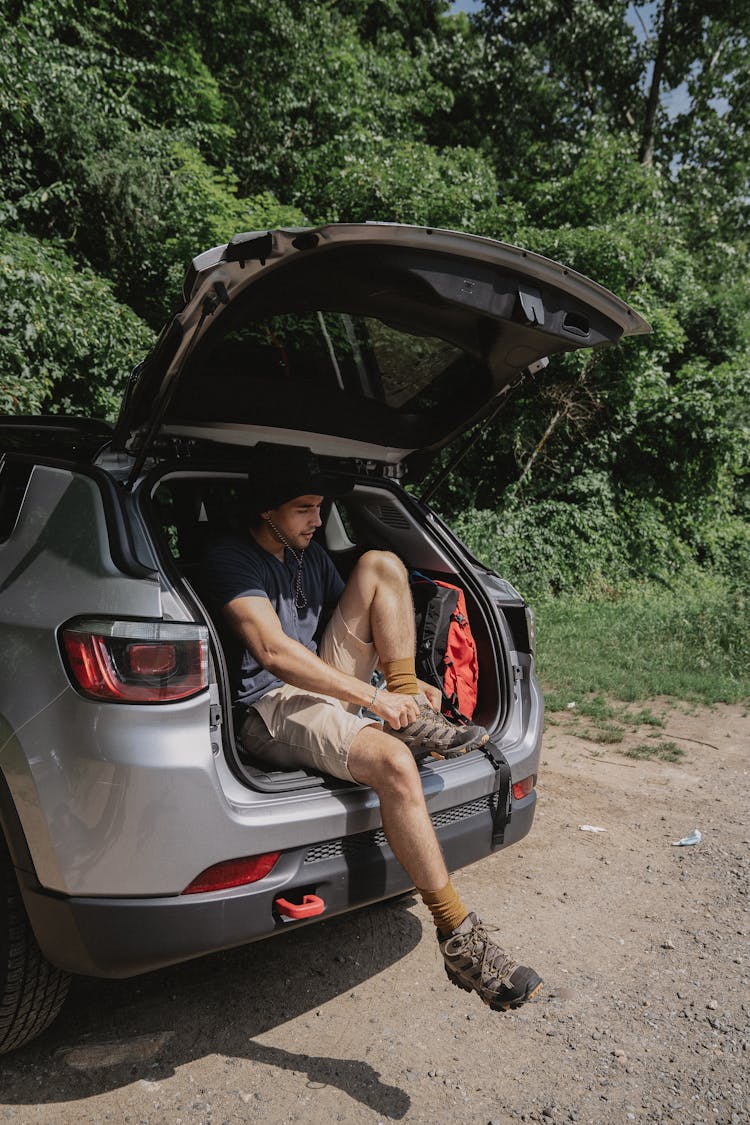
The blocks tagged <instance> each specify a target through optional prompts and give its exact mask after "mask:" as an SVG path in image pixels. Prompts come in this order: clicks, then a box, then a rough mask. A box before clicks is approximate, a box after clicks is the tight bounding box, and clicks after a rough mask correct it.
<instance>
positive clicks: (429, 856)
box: [348, 726, 448, 891]
mask: <svg viewBox="0 0 750 1125" xmlns="http://www.w3.org/2000/svg"><path fill="white" fill-rule="evenodd" d="M348 764H349V771H350V773H351V775H352V777H353V778H354V779H355V780H356V781H359V782H361V783H362V784H363V785H370V786H371V787H372V788H373V789H374V790H375V792H376V793H377V795H378V797H379V798H380V813H381V818H382V821H383V831H384V832H385V835H386V838H387V840H388V843H389V844H390V846H391V848H392V850H393V854H394V855H395V856H396V859H397V860H398V861H399V863H400V864H401V866H402V867H403V868H404V870H405V871H406V873H407V875H408V876H409V878H410V879H411V880H412V882H413V883H414V886H415V887H417V888H420V889H422V890H426V891H437V890H440V889H441V888H443V887H444V886H445V885H446V883H447V882H448V870H447V868H446V866H445V860H444V859H443V854H442V852H441V850H440V844H439V843H438V839H437V836H436V835H435V829H434V828H433V825H432V821H431V820H430V814H429V813H428V811H427V806H426V804H425V799H424V792H423V790H422V782H421V780H420V777H419V770H418V768H417V764H416V762H415V761H414V758H413V757H412V755H411V753H410V752H409V751H408V750H407V749H406V747H405V746H404V745H403V743H401V742H399V741H398V739H396V738H393V737H392V736H391V735H389V734H386V733H385V732H384V731H382V730H381V729H380V728H379V727H375V726H372V727H364V728H363V729H362V730H361V731H359V732H358V733H357V734H356V735H355V737H354V741H353V742H352V745H351V748H350V750H349V759H348Z"/></svg>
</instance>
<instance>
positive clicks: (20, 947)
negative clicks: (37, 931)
mask: <svg viewBox="0 0 750 1125" xmlns="http://www.w3.org/2000/svg"><path fill="white" fill-rule="evenodd" d="M69 984H70V976H69V975H68V973H65V972H63V971H62V970H61V969H56V968H55V967H54V965H50V963H49V961H47V960H46V959H45V958H44V957H43V956H42V953H41V951H40V949H39V946H38V945H37V943H36V941H35V939H34V935H33V933H32V932H31V927H30V925H29V921H28V918H27V917H26V912H25V910H24V908H23V902H22V901H21V892H20V890H19V889H18V882H17V880H16V876H15V872H14V870H13V863H12V861H11V858H10V855H9V853H8V849H7V847H6V845H5V841H4V839H3V837H2V833H0V1054H4V1053H5V1052H6V1051H12V1050H14V1049H15V1048H16V1047H21V1046H23V1044H24V1043H28V1042H29V1040H30V1039H33V1038H34V1037H35V1036H36V1035H40V1034H41V1033H42V1032H43V1031H44V1030H45V1028H47V1027H49V1025H50V1024H51V1023H52V1021H53V1020H54V1018H55V1016H56V1015H57V1013H58V1012H59V1011H60V1008H61V1007H62V1005H63V1002H64V1000H65V997H66V995H67V992H68V986H69Z"/></svg>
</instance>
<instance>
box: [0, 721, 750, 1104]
mask: <svg viewBox="0 0 750 1125" xmlns="http://www.w3.org/2000/svg"><path fill="white" fill-rule="evenodd" d="M571 702H573V701H571ZM653 706H654V705H652V707H653ZM656 710H657V711H658V713H659V714H661V715H662V716H663V718H664V721H665V723H666V725H665V727H664V729H662V730H660V731H658V732H656V733H658V735H659V736H660V738H661V739H662V740H669V741H671V742H673V743H674V744H676V745H677V746H678V747H680V748H681V749H683V750H684V751H685V753H684V756H683V757H682V758H681V759H680V760H679V761H676V762H666V761H660V760H643V761H634V760H631V759H629V758H627V757H625V756H623V754H622V753H621V751H622V750H623V749H627V748H628V746H632V745H636V744H641V745H643V744H646V745H648V742H647V740H648V737H649V735H651V734H654V733H655V732H654V730H653V728H648V727H644V728H643V729H641V730H638V729H634V730H632V731H631V732H630V733H628V735H627V738H626V740H625V742H624V743H621V744H620V745H619V746H606V745H605V746H603V745H601V744H597V743H595V742H591V741H589V740H587V739H585V738H583V737H581V735H582V734H583V733H586V730H585V724H582V723H581V722H580V720H578V719H577V713H576V709H575V708H571V710H570V711H569V712H566V713H563V714H562V715H559V714H558V715H557V716H553V717H552V718H553V719H554V720H555V725H551V726H550V728H549V731H548V734H547V736H546V742H545V749H544V754H543V761H544V766H543V771H542V773H541V775H540V781H539V794H540V799H539V808H538V814H537V820H536V823H535V825H534V828H533V830H532V833H531V835H530V836H529V837H528V838H527V840H525V841H524V842H523V843H522V844H521V845H520V846H517V847H515V848H512V849H509V850H508V851H506V852H504V853H501V854H499V855H496V856H494V857H492V858H491V859H489V860H485V861H483V862H481V863H477V864H475V865H474V866H473V867H470V868H468V869H466V870H464V871H462V872H459V873H458V874H457V876H456V882H457V885H458V887H459V889H460V891H461V893H462V894H463V896H464V898H465V899H466V901H467V902H468V903H469V904H470V906H471V907H472V908H474V909H476V910H477V911H478V912H480V913H481V914H482V915H483V916H484V917H485V918H486V919H487V920H492V921H494V922H495V923H496V924H497V925H498V926H499V928H500V933H501V935H502V938H503V941H504V943H505V944H506V945H507V947H508V948H509V949H511V950H512V951H513V953H514V954H515V955H516V956H517V957H518V958H519V959H521V960H523V961H524V962H525V963H527V964H533V965H534V966H535V967H536V968H537V969H538V970H539V971H540V972H541V973H542V974H543V976H544V978H545V988H544V990H543V992H542V993H541V995H540V996H539V998H538V999H537V1000H535V1001H534V1002H532V1003H531V1004H528V1005H527V1006H526V1007H525V1008H523V1009H522V1010H520V1011H519V1012H517V1013H513V1014H508V1015H499V1014H495V1013H492V1012H491V1011H489V1010H488V1009H486V1008H484V1007H483V1006H482V1005H481V1003H479V1002H478V1000H477V999H476V998H475V997H473V996H469V995H467V994H466V993H463V992H460V991H459V990H457V989H455V988H453V987H451V985H450V984H449V983H448V981H447V979H446V977H445V976H444V975H443V971H442V967H441V964H440V962H439V958H438V951H437V948H436V944H435V939H434V934H433V931H432V928H431V925H430V924H429V923H428V921H427V920H426V918H425V912H424V910H423V908H422V906H421V904H419V903H418V902H417V901H415V900H414V899H413V898H406V899H401V900H400V901H398V902H395V903H390V904H387V905H384V906H379V907H377V908H372V909H368V910H365V911H361V912H360V913H358V914H356V915H352V916H350V917H347V918H343V919H339V920H331V921H329V922H324V923H321V924H319V925H316V926H311V927H309V928H305V929H302V930H297V931H296V932H290V933H288V934H284V935H283V936H282V937H281V938H279V939H277V940H273V941H270V942H266V943H261V944H258V945H255V946H250V947H247V948H245V949H241V950H236V951H233V952H230V953H227V954H223V955H220V956H216V957H212V958H207V959H203V960H202V961H198V962H194V963H191V964H189V965H183V966H179V967H176V968H173V969H170V970H167V971H164V972H159V973H154V974H151V975H149V976H146V977H141V978H139V979H137V980H134V981H124V982H117V983H108V982H98V981H91V980H80V981H77V982H76V984H75V985H74V988H73V991H72V993H71V996H70V999H69V1001H68V1004H67V1005H66V1007H65V1009H64V1011H63V1014H62V1016H61V1017H60V1018H59V1019H58V1021H57V1023H56V1024H55V1025H54V1027H53V1028H52V1029H50V1031H48V1032H47V1033H46V1034H45V1035H44V1036H43V1037H42V1038H40V1039H39V1040H37V1041H36V1042H35V1043H33V1044H31V1045H29V1046H28V1047H26V1048H25V1049H24V1050H22V1051H19V1052H17V1053H16V1054H14V1055H10V1056H5V1057H4V1058H3V1059H2V1060H0V1121H3V1120H7V1121H12V1122H23V1123H24V1125H26V1123H34V1125H37V1123H39V1125H68V1123H73V1122H75V1123H79V1122H80V1123H83V1122H86V1123H88V1122H96V1123H98V1122H116V1123H117V1122H130V1123H133V1125H136V1123H143V1125H157V1123H158V1125H161V1123H162V1122H169V1123H170V1125H199V1123H202V1125H209V1123H210V1125H222V1123H224V1122H231V1123H235V1122H286V1121H305V1122H330V1121H343V1122H352V1123H354V1125H358V1123H368V1125H369V1123H376V1122H383V1123H384V1125H385V1123H387V1122H392V1121H405V1122H413V1123H417V1122H420V1123H429V1125H434V1123H442V1122H446V1123H447V1122H451V1123H452V1125H463V1123H466V1125H469V1123H471V1125H474V1123H479V1125H481V1123H485V1125H486V1123H488V1122H491V1123H495V1125H499V1123H506V1122H510V1121H518V1120H520V1121H541V1122H545V1123H549V1122H565V1121H571V1122H581V1123H583V1122H588V1123H592V1125H609V1123H614V1122H618V1123H619V1122H630V1121H635V1122H662V1123H666V1122H674V1123H679V1125H686V1123H687V1125H697V1123H699V1122H701V1123H708V1125H714V1123H716V1125H728V1123H733V1125H745V1123H746V1122H748V1121H750V1097H749V1090H748V1066H747V1064H748V1050H747V1048H748V1038H749V1036H748V1025H749V1024H750V992H749V991H748V987H747V978H748V964H749V960H748V934H749V933H750V918H748V911H747V908H748V897H747V891H748V879H747V875H748V844H749V843H750V827H749V826H748V819H747V792H748V770H749V769H750V757H749V755H748V751H749V750H750V718H748V715H747V712H746V711H745V710H743V709H742V708H735V707H717V708H715V709H710V710H709V709H705V708H702V709H696V708H691V707H687V706H675V705H670V704H667V703H663V704H661V705H659V706H658V707H657V708H656ZM589 733H590V732H589ZM582 825H589V826H592V827H595V828H601V829H604V831H602V832H591V831H584V830H582V827H581V826H582ZM696 827H697V828H699V829H700V831H701V833H702V840H701V842H700V843H699V844H697V845H693V846H685V847H675V846H673V841H676V840H679V839H680V838H682V837H684V836H686V835H687V834H688V833H690V832H691V831H692V829H694V828H696Z"/></svg>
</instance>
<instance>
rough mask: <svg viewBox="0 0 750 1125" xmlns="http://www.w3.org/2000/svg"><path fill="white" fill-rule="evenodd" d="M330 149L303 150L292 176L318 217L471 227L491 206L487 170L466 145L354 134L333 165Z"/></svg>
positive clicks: (492, 184) (493, 191)
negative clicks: (440, 146)
mask: <svg viewBox="0 0 750 1125" xmlns="http://www.w3.org/2000/svg"><path fill="white" fill-rule="evenodd" d="M336 147H337V146H336V145H335V143H334V145H333V146H326V145H324V146H323V147H322V148H321V149H319V150H317V151H315V152H313V153H311V154H310V159H309V162H308V164H307V167H306V169H305V171H304V173H303V174H301V176H300V180H299V182H300V183H301V184H302V185H304V186H303V188H302V190H301V192H300V196H301V200H302V204H303V206H304V207H305V208H306V209H307V210H308V211H311V212H312V210H313V208H314V207H315V206H316V205H317V207H319V208H320V209H321V210H320V211H319V212H318V214H319V215H320V217H321V218H325V219H327V220H333V221H344V222H348V221H360V222H361V221H364V220H368V219H370V220H379V221H382V222H387V221H391V222H402V223H420V224H423V225H426V226H442V227H453V228H462V229H477V227H478V226H480V227H481V225H482V219H483V217H484V215H485V214H486V213H487V212H488V211H490V210H491V208H492V207H493V205H494V202H495V198H496V196H497V181H496V179H495V174H494V172H493V170H492V168H491V167H490V165H489V164H488V162H487V161H486V160H485V159H484V157H482V156H481V155H480V153H478V152H477V151H476V150H474V149H467V148H451V149H446V150H445V151H442V152H439V151H437V150H436V149H434V148H432V147H431V146H430V145H427V144H423V143H417V142H413V141H411V142H407V141H386V140H384V139H383V138H362V139H360V140H359V141H358V143H356V144H354V145H352V146H351V148H350V151H349V152H348V153H347V154H346V155H345V156H344V158H343V163H342V165H341V166H340V167H335V165H333V159H334V158H335V148H336ZM332 149H333V151H332ZM332 169H333V170H332Z"/></svg>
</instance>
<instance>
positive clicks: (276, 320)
mask: <svg viewBox="0 0 750 1125" xmlns="http://www.w3.org/2000/svg"><path fill="white" fill-rule="evenodd" d="M464 360H465V355H464V353H463V352H462V351H461V349H460V348H457V347H455V346H454V345H452V344H450V343H447V342H446V341H445V340H440V339H436V338H435V337H430V336H415V335H413V334H411V333H408V332H402V331H400V330H399V329H398V328H396V327H393V326H392V325H389V324H386V323H384V322H383V321H382V320H378V319H377V318H375V317H368V316H360V315H354V314H351V313H345V312H331V311H329V310H326V311H325V312H324V311H322V310H320V309H317V310H312V311H310V312H295V313H284V314H282V315H279V316H271V317H268V318H267V319H264V320H261V321H257V322H254V323H252V324H249V325H245V326H243V327H242V328H239V329H236V330H235V331H233V332H230V333H228V334H227V336H226V337H225V338H224V341H223V343H222V346H221V348H220V349H218V350H217V351H216V352H215V353H214V354H213V356H212V366H213V367H214V368H218V369H222V368H223V367H224V366H225V365H231V367H232V368H233V369H234V370H237V368H238V367H242V368H244V369H245V371H246V373H247V374H248V375H249V376H250V377H251V378H252V379H258V380H263V379H273V380H278V379H284V380H289V381H290V382H291V383H292V384H294V383H298V384H307V385H309V384H317V385H319V386H320V388H321V390H337V389H338V390H341V391H346V392H348V393H349V394H352V395H355V396H357V397H364V398H372V399H378V400H379V401H381V402H384V403H385V404H386V405H387V406H389V407H392V408H394V409H396V410H400V409H407V410H409V411H413V410H416V411H420V412H421V411H422V410H424V409H427V410H429V409H430V408H432V407H434V406H436V405H438V402H439V399H440V398H441V387H443V391H442V393H443V394H446V393H450V392H449V384H450V383H451V382H452V380H451V374H453V375H454V376H457V374H458V369H459V368H460V369H461V370H463V369H464V366H465V365H464V363H463V361H464Z"/></svg>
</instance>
